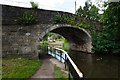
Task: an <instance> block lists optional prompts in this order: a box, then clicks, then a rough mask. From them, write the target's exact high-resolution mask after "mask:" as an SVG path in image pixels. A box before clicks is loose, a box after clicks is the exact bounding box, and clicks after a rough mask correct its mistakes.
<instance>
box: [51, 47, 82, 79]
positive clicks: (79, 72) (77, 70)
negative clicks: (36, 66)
mask: <svg viewBox="0 0 120 80" xmlns="http://www.w3.org/2000/svg"><path fill="white" fill-rule="evenodd" d="M51 48H54V49H56V50H60V51H62V52H63V53H65V56H66V57H67V59H68V60H69V62H70V63H71V64H72V66H73V68H74V70H75V71H76V73H77V74H78V76H79V77H80V78H83V74H82V72H81V71H80V70H79V69H78V67H77V66H76V65H75V63H74V62H73V60H72V59H71V58H70V56H69V55H68V53H67V52H66V51H64V50H62V49H59V48H55V47H51Z"/></svg>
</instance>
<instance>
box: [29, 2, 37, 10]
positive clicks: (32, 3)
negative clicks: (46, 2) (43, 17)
mask: <svg viewBox="0 0 120 80" xmlns="http://www.w3.org/2000/svg"><path fill="white" fill-rule="evenodd" d="M30 3H31V6H32V8H34V9H38V4H37V3H35V2H33V1H31V2H30Z"/></svg>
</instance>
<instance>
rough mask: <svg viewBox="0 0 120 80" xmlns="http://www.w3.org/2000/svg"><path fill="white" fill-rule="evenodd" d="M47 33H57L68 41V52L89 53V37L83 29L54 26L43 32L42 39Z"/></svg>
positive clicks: (69, 26)
mask: <svg viewBox="0 0 120 80" xmlns="http://www.w3.org/2000/svg"><path fill="white" fill-rule="evenodd" d="M48 32H53V33H57V34H60V35H62V36H63V37H64V38H66V40H67V41H68V45H69V47H68V48H69V50H79V51H88V52H91V48H92V46H91V43H92V42H91V36H90V34H89V33H88V32H87V31H86V30H85V29H83V28H80V27H77V26H72V25H63V24H56V25H52V26H51V27H49V28H48V29H46V31H45V32H43V35H42V37H43V36H45V35H46V34H47V33H48Z"/></svg>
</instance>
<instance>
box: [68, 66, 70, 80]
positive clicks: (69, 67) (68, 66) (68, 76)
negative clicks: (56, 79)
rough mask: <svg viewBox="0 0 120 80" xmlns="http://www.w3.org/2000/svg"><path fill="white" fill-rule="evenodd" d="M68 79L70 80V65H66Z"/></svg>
mask: <svg viewBox="0 0 120 80" xmlns="http://www.w3.org/2000/svg"><path fill="white" fill-rule="evenodd" d="M68 80H70V67H69V66H68Z"/></svg>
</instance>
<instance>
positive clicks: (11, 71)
mask: <svg viewBox="0 0 120 80" xmlns="http://www.w3.org/2000/svg"><path fill="white" fill-rule="evenodd" d="M2 62H3V63H2V78H30V77H31V76H32V75H33V74H34V73H35V72H36V70H37V69H38V68H39V67H40V66H41V64H42V61H41V60H34V59H29V58H22V57H21V58H20V57H19V58H16V57H15V58H3V59H2Z"/></svg>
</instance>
